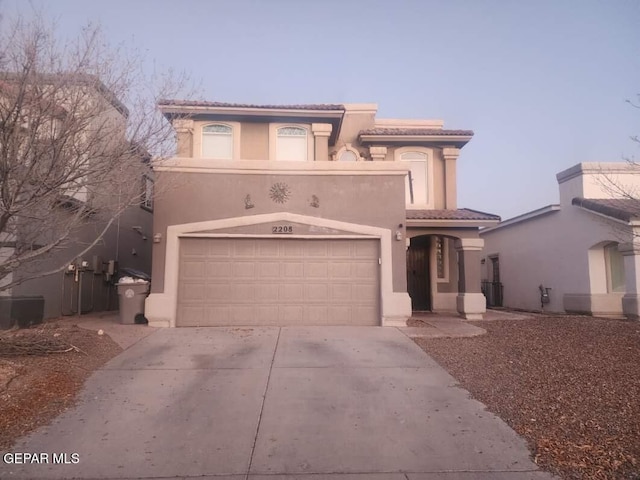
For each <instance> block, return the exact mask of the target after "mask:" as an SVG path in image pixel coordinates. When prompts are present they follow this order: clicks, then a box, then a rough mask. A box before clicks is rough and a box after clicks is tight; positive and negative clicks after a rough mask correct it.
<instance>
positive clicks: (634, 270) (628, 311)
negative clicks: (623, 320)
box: [618, 243, 640, 320]
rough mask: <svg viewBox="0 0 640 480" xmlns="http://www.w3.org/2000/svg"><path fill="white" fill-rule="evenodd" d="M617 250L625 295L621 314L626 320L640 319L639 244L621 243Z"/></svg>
mask: <svg viewBox="0 0 640 480" xmlns="http://www.w3.org/2000/svg"><path fill="white" fill-rule="evenodd" d="M618 250H619V251H620V253H621V254H622V256H623V258H624V277H625V281H624V283H625V294H624V296H623V297H622V313H624V315H625V316H626V317H628V318H631V319H634V320H638V319H639V318H640V244H637V243H622V244H620V245H618Z"/></svg>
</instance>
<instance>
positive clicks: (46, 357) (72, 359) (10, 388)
mask: <svg viewBox="0 0 640 480" xmlns="http://www.w3.org/2000/svg"><path fill="white" fill-rule="evenodd" d="M45 351H55V352H60V353H46V354H45V353H44V352H45ZM121 351H122V349H121V348H120V347H119V346H118V345H117V344H116V343H115V342H114V341H113V340H111V338H109V337H108V336H107V335H98V333H97V332H95V331H90V330H85V329H82V328H79V327H77V326H76V325H73V324H71V325H70V324H64V323H59V322H48V323H45V324H43V325H39V326H37V327H34V328H30V329H24V330H15V331H8V332H0V449H2V450H6V449H8V448H9V447H10V446H11V445H12V444H13V443H14V442H15V440H16V439H17V438H19V437H21V436H22V435H25V434H27V433H29V432H31V431H32V430H34V429H36V428H37V427H40V426H42V425H46V424H47V423H49V422H50V421H51V420H52V419H53V418H55V417H56V416H57V415H59V414H60V413H62V412H63V411H64V410H66V409H67V408H69V407H70V406H71V405H73V403H74V400H75V397H76V394H77V393H78V391H79V390H80V388H81V387H82V384H83V383H84V381H85V379H86V378H87V377H88V376H89V375H90V374H91V372H93V371H94V370H96V369H97V368H99V367H100V366H102V365H103V364H104V363H105V362H107V361H108V360H109V359H111V358H113V357H114V356H115V355H117V354H118V353H120V352H121ZM27 353H32V354H27Z"/></svg>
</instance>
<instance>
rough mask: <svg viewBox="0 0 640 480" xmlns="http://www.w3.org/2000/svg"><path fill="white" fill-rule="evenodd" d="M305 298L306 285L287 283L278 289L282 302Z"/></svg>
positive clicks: (279, 298) (297, 300)
mask: <svg viewBox="0 0 640 480" xmlns="http://www.w3.org/2000/svg"><path fill="white" fill-rule="evenodd" d="M303 299H304V285H302V284H300V283H285V284H283V285H280V288H279V289H278V300H280V301H281V302H295V303H297V302H299V301H300V300H303Z"/></svg>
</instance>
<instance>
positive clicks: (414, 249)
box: [407, 237, 431, 310]
mask: <svg viewBox="0 0 640 480" xmlns="http://www.w3.org/2000/svg"><path fill="white" fill-rule="evenodd" d="M430 246H431V242H430V238H429V237H417V238H412V239H411V245H410V246H409V249H408V250H407V292H409V296H410V297H411V308H412V309H413V310H431V282H430V277H429V250H430Z"/></svg>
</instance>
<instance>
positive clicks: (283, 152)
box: [276, 126, 308, 162]
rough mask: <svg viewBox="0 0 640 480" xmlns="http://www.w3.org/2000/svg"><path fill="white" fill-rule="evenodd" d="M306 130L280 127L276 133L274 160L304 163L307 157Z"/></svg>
mask: <svg viewBox="0 0 640 480" xmlns="http://www.w3.org/2000/svg"><path fill="white" fill-rule="evenodd" d="M307 137H308V132H307V129H305V128H302V127H295V126H286V127H280V128H278V131H277V139H276V145H277V146H276V158H277V159H278V160H286V161H293V162H306V161H307V159H308V158H307V157H308V146H307V142H308V138H307Z"/></svg>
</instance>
